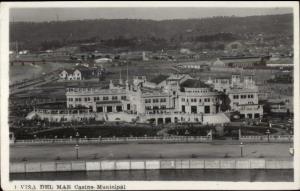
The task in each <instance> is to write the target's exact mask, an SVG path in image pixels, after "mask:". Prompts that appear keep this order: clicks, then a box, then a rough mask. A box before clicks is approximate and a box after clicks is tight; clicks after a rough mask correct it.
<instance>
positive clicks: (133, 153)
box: [10, 142, 291, 162]
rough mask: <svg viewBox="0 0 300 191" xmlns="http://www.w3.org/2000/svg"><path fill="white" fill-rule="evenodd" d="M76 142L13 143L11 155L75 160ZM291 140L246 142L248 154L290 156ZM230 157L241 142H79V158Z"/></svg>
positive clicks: (15, 159)
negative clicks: (66, 143)
mask: <svg viewBox="0 0 300 191" xmlns="http://www.w3.org/2000/svg"><path fill="white" fill-rule="evenodd" d="M74 146H75V145H57V144H55V145H51V144H49V145H12V146H10V159H11V161H12V162H21V161H22V159H24V158H26V160H27V161H28V162H31V161H53V160H55V159H57V157H59V158H60V160H62V161H63V160H76V158H75V157H76V153H75V148H74ZM289 147H290V144H288V143H259V144H244V146H243V157H245V158H262V157H263V158H271V159H272V158H273V159H274V158H277V159H280V158H291V156H290V154H289ZM226 154H227V155H228V157H230V158H238V157H241V147H240V145H239V144H224V143H223V144H222V143H221V142H220V143H219V142H215V143H212V144H207V143H200V144H199V143H198V144H194V143H189V144H187V143H180V144H136V143H132V144H90V145H87V144H85V145H79V160H93V159H97V160H99V159H102V160H104V159H112V160H113V159H129V158H130V159H145V158H147V159H152V158H165V159H166V158H178V159H179V158H224V157H225V155H226Z"/></svg>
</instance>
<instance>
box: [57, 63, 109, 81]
mask: <svg viewBox="0 0 300 191" xmlns="http://www.w3.org/2000/svg"><path fill="white" fill-rule="evenodd" d="M102 73H103V69H101V68H98V67H92V68H89V67H84V66H78V67H75V68H71V69H63V70H62V71H61V73H60V74H59V78H60V80H86V79H90V78H93V77H96V78H97V77H99V75H101V74H102Z"/></svg>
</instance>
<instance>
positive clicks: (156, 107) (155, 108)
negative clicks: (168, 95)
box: [145, 105, 167, 110]
mask: <svg viewBox="0 0 300 191" xmlns="http://www.w3.org/2000/svg"><path fill="white" fill-rule="evenodd" d="M166 108H167V107H166V106H165V105H161V106H160V107H158V106H153V107H151V106H145V109H146V110H151V109H153V110H158V109H166Z"/></svg>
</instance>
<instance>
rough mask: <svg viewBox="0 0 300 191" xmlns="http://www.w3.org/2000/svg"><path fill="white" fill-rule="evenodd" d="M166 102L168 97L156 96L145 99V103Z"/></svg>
mask: <svg viewBox="0 0 300 191" xmlns="http://www.w3.org/2000/svg"><path fill="white" fill-rule="evenodd" d="M151 102H152V103H159V102H161V103H164V102H167V99H166V98H160V99H159V98H155V99H145V103H151Z"/></svg>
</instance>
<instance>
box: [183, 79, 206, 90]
mask: <svg viewBox="0 0 300 191" xmlns="http://www.w3.org/2000/svg"><path fill="white" fill-rule="evenodd" d="M181 87H185V88H209V87H210V86H209V85H207V84H205V83H204V82H202V81H201V80H197V79H188V80H186V81H184V82H183V83H182V84H181Z"/></svg>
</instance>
